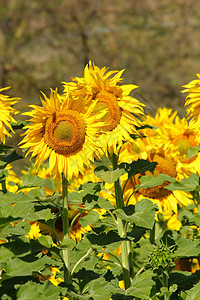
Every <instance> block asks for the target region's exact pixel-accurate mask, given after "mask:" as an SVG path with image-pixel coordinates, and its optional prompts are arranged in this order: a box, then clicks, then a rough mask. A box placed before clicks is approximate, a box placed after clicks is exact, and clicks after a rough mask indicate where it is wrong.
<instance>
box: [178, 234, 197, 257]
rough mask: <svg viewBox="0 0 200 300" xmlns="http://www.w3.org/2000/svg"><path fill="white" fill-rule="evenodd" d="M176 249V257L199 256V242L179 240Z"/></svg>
mask: <svg viewBox="0 0 200 300" xmlns="http://www.w3.org/2000/svg"><path fill="white" fill-rule="evenodd" d="M176 244H177V247H178V249H177V250H176V252H175V255H176V256H177V257H195V256H198V255H199V254H200V241H199V240H194V241H191V240H189V239H187V238H181V239H180V238H179V239H178V241H177V243H176Z"/></svg>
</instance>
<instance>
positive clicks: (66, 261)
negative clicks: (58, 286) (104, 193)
mask: <svg viewBox="0 0 200 300" xmlns="http://www.w3.org/2000/svg"><path fill="white" fill-rule="evenodd" d="M67 187H68V181H67V179H66V177H65V176H64V174H63V173H62V198H63V207H62V209H63V213H62V224H63V239H64V238H70V232H69V215H68V210H69V208H68V189H67ZM62 251H63V261H64V281H65V282H66V283H67V284H69V283H70V279H71V278H70V258H69V249H68V248H65V249H63V250H62Z"/></svg>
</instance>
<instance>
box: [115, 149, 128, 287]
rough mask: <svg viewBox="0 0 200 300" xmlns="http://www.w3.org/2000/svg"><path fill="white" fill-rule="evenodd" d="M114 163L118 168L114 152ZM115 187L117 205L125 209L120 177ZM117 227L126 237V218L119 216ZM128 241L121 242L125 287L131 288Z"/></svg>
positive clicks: (121, 235) (120, 233) (120, 234)
mask: <svg viewBox="0 0 200 300" xmlns="http://www.w3.org/2000/svg"><path fill="white" fill-rule="evenodd" d="M112 164H113V170H116V169H117V168H118V156H117V155H116V154H115V153H113V156H112ZM114 187H115V199H116V207H117V208H121V209H123V208H124V200H123V194H122V188H121V184H120V179H119V178H118V179H117V180H116V181H115V182H114ZM117 228H118V233H119V236H120V237H122V238H124V239H125V238H126V233H127V224H126V222H125V221H124V220H121V219H120V218H119V217H117ZM128 243H129V241H126V240H123V241H122V242H121V259H122V271H123V279H124V284H125V289H127V288H129V287H130V284H131V280H130V265H129V254H128Z"/></svg>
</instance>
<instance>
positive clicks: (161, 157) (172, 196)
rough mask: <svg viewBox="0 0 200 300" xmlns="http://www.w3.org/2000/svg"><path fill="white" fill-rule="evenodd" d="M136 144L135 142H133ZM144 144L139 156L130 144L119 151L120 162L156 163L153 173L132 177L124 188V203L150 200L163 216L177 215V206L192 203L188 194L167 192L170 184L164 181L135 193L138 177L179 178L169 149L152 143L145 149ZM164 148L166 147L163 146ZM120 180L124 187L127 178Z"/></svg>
mask: <svg viewBox="0 0 200 300" xmlns="http://www.w3.org/2000/svg"><path fill="white" fill-rule="evenodd" d="M143 140H145V139H140V141H139V143H140V144H141V143H142V142H143ZM135 143H137V141H136V142H135ZM145 146H146V145H145V143H144V144H143V149H142V151H141V153H139V155H137V156H136V155H135V153H134V152H133V151H132V150H131V147H130V144H129V143H126V144H125V145H124V147H123V148H122V150H121V153H120V160H121V161H124V162H129V163H130V162H131V161H135V160H137V159H138V158H142V159H148V160H149V161H150V162H157V165H156V168H155V170H154V172H153V173H151V172H150V171H147V172H145V173H142V174H137V175H135V176H134V177H132V178H131V179H130V180H129V181H128V183H127V185H126V188H125V192H124V196H125V201H127V200H128V199H129V204H133V205H134V204H135V203H136V202H137V201H140V200H142V199H144V198H147V199H149V200H151V201H152V202H153V203H156V204H157V205H158V208H159V212H160V213H162V214H165V215H171V214H172V213H173V212H174V213H175V214H177V213H178V204H179V205H180V206H182V207H186V206H188V205H189V204H190V203H192V196H191V195H190V193H189V192H183V191H169V190H167V189H166V187H167V186H168V184H169V183H170V182H168V181H165V182H164V183H163V184H161V185H158V186H156V187H149V188H147V189H143V188H140V189H139V190H137V191H136V186H138V185H140V176H143V175H150V176H152V177H156V176H158V175H159V174H166V175H168V176H171V177H172V178H176V179H178V178H179V174H178V172H177V168H176V167H177V165H176V160H175V159H174V157H173V156H171V147H169V148H168V149H167V148H166V147H165V148H164V146H160V145H157V147H156V145H155V144H154V143H153V142H152V144H151V146H152V148H151V149H150V146H149V145H148V146H149V147H147V148H146V151H145ZM165 146H166V145H165ZM121 178H122V185H124V183H125V181H126V179H127V178H125V177H121Z"/></svg>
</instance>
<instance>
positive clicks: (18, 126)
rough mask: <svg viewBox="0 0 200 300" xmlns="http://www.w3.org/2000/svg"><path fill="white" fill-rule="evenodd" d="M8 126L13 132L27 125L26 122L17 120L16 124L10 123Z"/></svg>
mask: <svg viewBox="0 0 200 300" xmlns="http://www.w3.org/2000/svg"><path fill="white" fill-rule="evenodd" d="M10 125H11V126H12V128H13V130H14V131H15V130H18V129H22V128H23V127H24V126H26V125H27V122H26V121H21V120H18V121H17V122H10Z"/></svg>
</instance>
